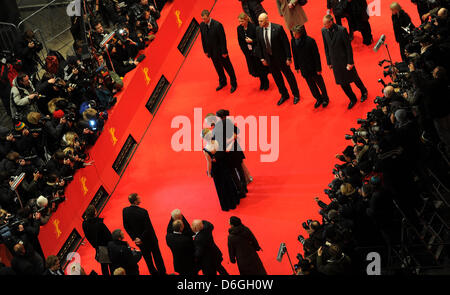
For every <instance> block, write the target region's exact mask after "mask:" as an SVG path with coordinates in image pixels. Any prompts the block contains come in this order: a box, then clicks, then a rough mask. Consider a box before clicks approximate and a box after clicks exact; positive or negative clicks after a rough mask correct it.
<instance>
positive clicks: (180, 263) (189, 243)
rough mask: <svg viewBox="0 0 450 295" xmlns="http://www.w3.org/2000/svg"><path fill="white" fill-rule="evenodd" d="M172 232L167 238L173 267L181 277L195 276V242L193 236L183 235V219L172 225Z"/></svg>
mask: <svg viewBox="0 0 450 295" xmlns="http://www.w3.org/2000/svg"><path fill="white" fill-rule="evenodd" d="M172 230H173V231H172V232H170V233H169V232H168V233H167V236H166V242H167V246H169V248H170V250H171V251H172V255H173V266H174V269H175V271H176V272H177V273H179V274H180V275H195V274H197V273H198V271H197V272H196V271H195V269H196V267H195V259H194V241H193V240H192V236H186V235H184V234H183V231H184V224H183V221H182V220H181V219H177V220H175V221H174V222H173V223H172Z"/></svg>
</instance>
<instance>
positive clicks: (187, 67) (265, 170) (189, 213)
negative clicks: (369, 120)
mask: <svg viewBox="0 0 450 295" xmlns="http://www.w3.org/2000/svg"><path fill="white" fill-rule="evenodd" d="M325 3H326V1H320V3H319V4H317V3H316V2H313V1H311V2H309V3H308V4H307V5H306V7H305V11H306V13H307V15H308V19H309V21H308V23H307V24H306V28H307V31H308V34H309V35H310V36H312V37H313V38H315V39H316V41H317V44H318V46H319V49H320V51H321V58H322V66H323V75H324V78H325V83H326V85H327V90H328V93H329V96H330V104H329V106H328V107H327V108H326V109H322V108H319V109H317V110H315V109H314V108H313V105H314V103H315V100H314V99H313V97H312V95H311V93H310V91H309V89H308V87H307V85H306V83H305V81H304V80H303V79H302V78H301V76H300V75H298V74H296V77H297V81H298V83H299V87H300V95H301V101H300V102H299V103H298V104H297V105H293V103H292V98H291V99H290V100H289V101H287V102H285V103H284V104H283V105H282V106H277V105H276V102H277V101H278V99H279V93H278V91H277V89H276V86H275V84H274V82H273V79H272V78H271V77H270V78H269V79H270V83H271V86H270V89H269V91H267V92H260V91H259V90H258V87H259V81H258V80H256V79H255V78H253V77H251V76H250V75H249V74H248V72H247V67H246V64H245V59H244V56H243V54H242V53H241V51H240V48H239V46H238V42H237V39H236V35H237V34H236V27H237V25H238V20H237V16H238V14H239V13H240V12H241V7H240V2H238V1H229V0H219V1H217V4H216V6H215V7H214V10H213V11H212V14H211V16H212V17H213V18H215V19H217V20H219V21H220V22H222V24H223V25H224V27H225V32H226V35H227V42H228V50H229V54H230V58H231V61H232V63H233V65H234V68H235V71H236V75H237V79H238V89H237V91H236V92H235V93H234V94H232V95H230V93H229V89H230V88H229V86H228V87H226V88H225V89H223V90H221V91H219V92H216V91H215V88H216V86H217V85H218V79H217V75H216V73H215V71H214V68H213V65H212V63H211V61H210V60H208V59H207V58H206V57H205V55H204V53H203V50H202V48H201V41H200V38H198V39H197V41H196V43H195V45H194V46H193V48H192V50H191V52H190V54H189V56H188V58H187V60H186V62H185V64H184V65H183V67H182V68H181V70H180V72H179V74H178V76H177V78H176V80H175V81H174V84H173V85H172V86H171V88H170V89H169V92H168V94H167V96H166V98H165V99H164V102H163V103H162V105H161V107H160V109H159V110H158V112H157V114H156V117H155V119H154V120H153V122H152V123H151V125H150V127H149V129H148V130H147V133H146V135H145V137H144V139H143V140H142V142H141V143H140V146H139V147H138V149H137V151H136V153H135V155H134V157H133V159H132V161H131V162H130V164H129V166H128V168H127V170H126V172H125V173H124V175H123V177H122V179H121V181H120V183H119V185H118V186H117V188H116V190H115V191H114V193H113V195H112V197H111V199H110V200H109V202H108V204H107V205H106V207H105V208H104V210H103V212H102V214H101V217H104V218H105V223H106V225H107V226H108V227H109V229H110V230H111V231H113V230H114V229H117V228H123V225H122V208H123V207H125V206H128V205H129V204H128V201H127V196H128V195H129V194H130V193H132V192H136V193H138V194H140V195H141V196H142V204H141V205H142V207H144V208H146V209H148V211H149V214H150V218H151V220H152V223H153V226H154V228H155V230H156V233H157V235H158V239H159V246H160V248H161V251H162V255H163V258H164V261H165V265H166V268H167V272H168V273H173V264H172V255H171V252H170V249H169V248H168V247H167V245H166V243H165V232H166V227H167V224H168V221H169V219H170V212H171V211H172V210H173V209H174V208H180V209H181V210H182V212H183V213H184V215H185V216H186V218H187V219H188V220H189V221H190V222H191V221H192V220H193V219H197V218H199V219H205V220H208V221H211V222H212V223H213V224H214V226H215V229H214V232H213V233H214V238H215V241H216V243H217V245H218V246H219V248H220V249H221V250H222V253H223V255H224V262H223V265H224V266H225V268H226V269H227V270H228V271H229V272H230V273H231V274H238V270H237V266H236V265H233V264H231V263H230V262H229V257H228V249H227V236H228V231H227V230H228V227H229V225H228V219H229V217H230V216H232V215H236V216H239V217H240V218H241V219H242V221H243V223H244V224H245V225H247V226H248V227H250V229H251V230H252V231H253V233H254V234H255V236H256V238H257V239H258V241H259V243H260V245H261V247H262V249H263V252H260V256H261V259H262V261H263V263H264V265H265V267H266V270H267V271H268V273H269V274H285V275H287V274H290V273H291V268H290V265H289V262H288V260H287V257H285V258H284V259H283V261H282V262H281V263H279V262H277V261H276V260H275V257H276V255H277V251H278V248H279V245H280V243H281V242H285V243H286V245H287V248H288V251H289V254H290V257H291V259H292V261H293V263H295V262H296V259H295V256H296V253H298V252H300V251H302V250H301V245H300V243H299V242H298V241H297V235H299V234H304V235H305V234H306V233H305V231H304V230H303V229H302V227H301V223H302V222H303V221H305V220H306V219H309V218H319V214H318V206H317V205H316V203H315V202H314V200H313V198H314V197H315V196H319V197H320V198H321V199H322V200H324V201H325V202H328V198H327V197H326V195H325V194H324V193H323V189H324V188H326V185H327V184H328V183H329V182H330V181H331V180H332V177H333V176H332V174H331V170H332V168H333V165H334V164H335V163H337V160H336V159H335V155H336V154H337V153H340V152H341V151H342V150H343V149H344V148H345V147H346V145H347V141H346V140H345V139H344V134H346V133H348V132H350V131H349V129H350V128H351V127H355V126H356V119H357V118H361V117H364V116H365V115H366V113H367V112H368V111H370V110H371V109H372V108H373V99H374V98H375V96H377V95H380V94H381V92H380V89H381V85H380V84H378V83H377V80H378V79H379V78H380V76H382V68H380V67H379V66H378V61H379V60H382V59H385V58H387V54H386V52H385V48H381V49H380V50H379V51H378V52H377V53H374V52H373V50H372V48H373V46H374V45H375V42H376V41H377V40H378V39H379V37H380V36H381V34H385V35H386V37H387V38H386V39H387V42H388V44H389V47H390V50H391V55H392V58H393V59H394V60H399V59H400V57H399V52H398V51H399V50H398V46H397V44H396V43H395V39H394V36H393V30H392V23H391V13H390V10H389V3H388V2H381V4H382V5H383V7H382V8H381V16H374V17H371V19H370V23H371V26H372V33H373V36H374V41H375V42H374V44H373V45H371V46H370V47H366V46H364V45H362V38H361V34H360V33H359V32H357V33H355V39H354V40H353V42H352V45H353V51H354V59H355V64H356V68H357V70H358V72H359V75H360V77H361V79H362V81H363V82H364V83H365V85H366V87H367V88H368V90H369V99H368V100H367V101H366V102H364V103H363V104H361V103H360V102H358V103H357V104H356V106H355V107H354V108H353V109H352V110H350V111H349V110H347V104H348V98H347V97H346V96H345V94H344V93H343V91H342V90H341V89H340V87H338V86H336V85H335V83H334V77H333V75H332V73H331V71H330V70H329V69H328V68H327V67H326V61H325V56H324V54H323V41H322V37H321V32H320V29H321V27H322V17H323V15H324V14H325V12H326V7H325V5H326V4H325ZM263 4H264V6H265V8H266V10H267V11H268V12H269V16H270V20H271V21H273V22H275V23H279V24H283V26H284V21H283V20H282V19H281V17H280V16H279V15H278V12H277V9H276V4H275V1H264V2H263ZM401 4H403V3H401ZM404 9H405V10H406V11H407V12H408V13H409V14H410V15H411V17H412V18H413V21H414V23H415V24H417V23H418V17H417V10H416V8H415V7H414V6H413V5H412V4H410V2H409V1H408V2H406V3H404ZM197 20H199V21H200V16H198V18H197ZM345 26H346V24H345ZM166 37H168V36H160V35H158V36H157V38H166ZM168 62H170V61H168ZM354 89H355V93H356V94H357V96H358V97H359V90H358V89H356V87H354ZM194 108H202V109H203V116H204V115H205V114H207V113H208V112H215V111H216V110H218V109H220V108H224V109H228V110H230V113H231V115H242V116H244V117H247V116H250V115H252V116H269V117H270V116H279V121H280V133H279V139H280V144H279V145H280V150H279V158H278V160H277V161H276V162H273V163H261V162H260V154H261V152H259V151H257V152H249V151H246V152H245V154H246V156H247V159H246V164H247V167H248V168H249V170H250V172H251V174H252V176H253V178H254V182H253V183H252V184H250V185H249V194H248V196H247V198H245V199H243V200H242V201H241V204H240V205H239V207H238V208H237V209H236V210H234V211H231V212H222V211H221V210H220V207H219V201H218V198H217V195H216V192H215V188H214V184H213V181H212V179H211V178H208V177H207V176H206V173H205V171H206V163H205V158H204V156H203V154H202V153H201V152H195V151H192V152H187V151H186V152H175V151H173V150H172V148H171V138H172V135H173V134H174V133H175V131H176V130H177V129H172V128H171V121H172V119H173V118H174V117H175V116H179V115H184V116H187V117H189V118H190V119H191V122H193V118H194ZM269 122H270V120H269ZM193 136H199V134H193ZM192 141H193V139H192ZM127 240H128V241H129V238H128V237H127ZM85 243H86V244H85V245H84V246H81V247H80V249H79V253H80V255H81V258H82V265H83V266H84V268H85V270H86V271H87V272H89V271H90V270H92V269H94V270H95V271H96V272H98V273H100V266H99V264H98V263H96V262H95V260H94V250H93V249H92V247H91V246H90V245H89V243H88V242H87V241H86V242H85ZM131 244H132V246H134V244H133V243H131ZM140 271H141V274H148V270H147V267H146V265H145V262H144V260H142V261H141V263H140Z"/></svg>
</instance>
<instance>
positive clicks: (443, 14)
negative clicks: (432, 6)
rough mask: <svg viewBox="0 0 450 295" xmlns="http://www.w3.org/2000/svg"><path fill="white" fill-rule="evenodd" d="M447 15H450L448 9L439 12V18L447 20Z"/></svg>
mask: <svg viewBox="0 0 450 295" xmlns="http://www.w3.org/2000/svg"><path fill="white" fill-rule="evenodd" d="M447 15H448V10H447V8H441V9H439V10H438V13H437V16H438V17H439V18H447Z"/></svg>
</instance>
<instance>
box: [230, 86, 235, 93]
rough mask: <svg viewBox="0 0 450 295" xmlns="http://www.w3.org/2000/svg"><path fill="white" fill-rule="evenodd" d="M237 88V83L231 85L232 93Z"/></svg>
mask: <svg viewBox="0 0 450 295" xmlns="http://www.w3.org/2000/svg"><path fill="white" fill-rule="evenodd" d="M236 88H237V85H234V86H231V89H230V93H233V92H235V91H236Z"/></svg>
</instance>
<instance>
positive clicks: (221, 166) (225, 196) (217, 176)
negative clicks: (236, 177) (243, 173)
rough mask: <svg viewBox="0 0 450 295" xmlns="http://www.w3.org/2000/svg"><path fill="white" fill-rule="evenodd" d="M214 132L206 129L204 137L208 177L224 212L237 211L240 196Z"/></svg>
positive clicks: (203, 131)
mask: <svg viewBox="0 0 450 295" xmlns="http://www.w3.org/2000/svg"><path fill="white" fill-rule="evenodd" d="M212 136H213V132H212V131H211V130H210V129H208V128H205V129H203V130H202V137H203V139H204V140H205V142H206V146H205V148H203V154H204V155H205V158H206V175H207V176H209V177H212V179H213V180H214V185H215V187H216V191H217V196H218V197H219V203H220V207H221V209H222V210H223V211H229V210H230V209H235V208H236V205H237V204H239V196H238V193H237V191H236V187H235V186H234V183H233V179H232V178H231V171H230V168H229V165H228V163H227V162H226V157H225V153H226V152H225V151H220V150H219V144H218V142H217V141H215V140H213V139H212Z"/></svg>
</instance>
